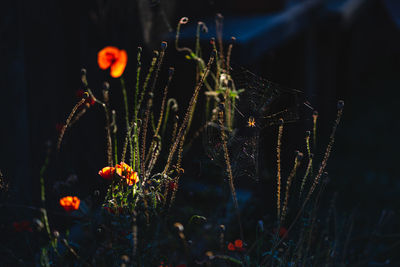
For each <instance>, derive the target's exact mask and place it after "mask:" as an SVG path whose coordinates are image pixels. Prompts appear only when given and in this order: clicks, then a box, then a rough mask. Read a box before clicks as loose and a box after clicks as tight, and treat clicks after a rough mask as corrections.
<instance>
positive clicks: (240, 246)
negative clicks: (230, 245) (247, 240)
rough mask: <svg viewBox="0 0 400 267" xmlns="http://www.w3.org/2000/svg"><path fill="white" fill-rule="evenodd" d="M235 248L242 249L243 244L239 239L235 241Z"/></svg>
mask: <svg viewBox="0 0 400 267" xmlns="http://www.w3.org/2000/svg"><path fill="white" fill-rule="evenodd" d="M235 247H236V248H242V247H243V242H242V240H240V239H237V240H235Z"/></svg>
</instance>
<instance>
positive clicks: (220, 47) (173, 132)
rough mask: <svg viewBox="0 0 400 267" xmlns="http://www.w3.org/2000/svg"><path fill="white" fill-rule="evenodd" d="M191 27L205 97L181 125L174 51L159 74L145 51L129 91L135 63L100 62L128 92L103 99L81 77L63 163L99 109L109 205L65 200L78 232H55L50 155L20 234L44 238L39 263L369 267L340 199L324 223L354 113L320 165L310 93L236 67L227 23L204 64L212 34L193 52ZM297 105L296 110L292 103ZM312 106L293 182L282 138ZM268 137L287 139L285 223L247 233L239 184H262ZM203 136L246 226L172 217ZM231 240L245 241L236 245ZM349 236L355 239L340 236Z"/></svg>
mask: <svg viewBox="0 0 400 267" xmlns="http://www.w3.org/2000/svg"><path fill="white" fill-rule="evenodd" d="M187 22H188V19H187V18H182V19H181V20H180V21H179V23H178V26H177V33H176V39H175V47H176V49H177V50H178V51H179V52H182V53H184V56H185V57H186V58H187V59H188V60H191V61H193V62H194V64H195V65H196V78H195V79H196V83H195V84H196V85H195V87H194V89H193V93H192V96H191V98H190V100H189V101H188V102H187V103H186V106H185V109H184V112H183V113H181V114H182V117H181V118H179V117H178V115H179V113H178V103H177V101H176V99H174V98H171V97H170V96H169V87H170V85H171V81H172V80H173V79H174V68H172V67H170V68H168V69H166V68H165V66H163V65H164V58H165V54H166V51H167V43H166V42H162V43H161V46H160V49H159V50H158V51H154V53H153V57H152V58H151V60H150V61H149V63H148V64H147V65H148V67H147V68H145V67H144V65H146V64H144V63H143V62H144V61H145V60H143V59H142V52H143V51H142V48H140V47H139V48H138V50H137V54H136V73H135V74H134V78H135V79H134V80H135V83H134V86H132V87H129V86H127V83H126V81H125V78H124V76H126V75H127V73H125V67H126V64H127V62H128V54H127V53H126V51H125V50H122V49H119V48H117V47H113V46H108V47H105V48H104V49H102V50H101V51H99V53H98V65H99V68H101V69H103V70H107V71H108V69H109V70H110V76H111V78H112V79H117V80H118V81H119V88H110V84H109V83H108V82H105V83H104V84H103V88H102V89H101V94H100V95H98V94H97V93H96V92H98V91H100V90H94V89H93V88H91V86H90V83H89V81H90V75H89V74H90V70H89V71H86V70H84V69H83V70H82V71H81V82H82V91H81V94H80V99H79V101H78V102H77V103H76V105H75V106H74V107H73V109H72V111H71V113H70V114H69V116H68V117H67V119H66V121H65V123H64V124H62V125H59V130H60V133H59V136H58V139H57V144H56V147H55V150H56V151H55V153H56V154H57V153H62V152H63V141H64V139H65V138H67V137H66V136H65V133H66V132H67V131H70V130H73V129H72V128H71V126H72V125H74V124H76V123H79V120H80V118H81V117H82V116H84V115H85V113H86V112H87V111H88V109H89V108H90V107H91V106H93V105H99V106H100V107H101V109H102V110H103V113H104V114H103V115H102V116H104V120H105V127H104V129H105V130H104V136H105V138H104V143H105V144H106V145H105V147H106V162H105V163H104V165H103V166H99V167H98V174H97V178H98V179H103V180H104V181H106V184H107V185H106V186H107V188H106V193H105V195H104V198H102V196H101V195H100V193H99V192H97V195H96V196H95V197H98V198H100V199H99V201H98V202H99V203H100V204H98V205H96V204H95V201H94V197H93V196H91V197H87V198H84V197H80V196H78V195H63V196H61V197H60V199H58V203H59V205H60V206H61V207H62V208H63V209H64V211H65V214H64V216H65V217H66V218H67V219H68V220H70V226H71V227H67V228H65V227H63V226H60V225H57V224H55V223H54V224H53V223H52V221H53V220H52V219H51V216H49V215H48V209H47V208H46V207H47V206H48V204H47V202H46V188H45V185H46V180H47V179H48V178H49V177H48V174H47V172H48V169H49V164H50V163H51V160H52V159H53V157H51V155H52V154H51V151H52V146H51V144H49V145H48V150H47V157H46V158H45V162H44V164H43V166H42V168H41V171H40V182H41V201H42V207H41V208H38V209H35V211H36V213H37V216H36V218H35V219H34V220H33V222H32V223H30V222H16V223H15V225H14V228H15V229H18V231H20V232H23V231H27V232H29V233H32V237H31V238H32V239H36V240H37V245H38V247H40V249H39V250H36V251H35V252H34V253H33V254H34V255H35V256H34V258H33V259H30V261H29V263H32V264H33V263H34V264H36V265H42V266H180V267H182V266H321V265H326V266H337V265H345V264H349V263H353V262H354V263H355V262H362V261H361V260H362V259H360V258H359V257H357V256H356V255H357V253H361V251H363V249H364V248H362V247H360V248H357V249H352V250H350V249H349V246H350V235H351V232H352V227H353V225H352V220H351V219H350V220H348V221H346V222H344V223H343V224H341V225H340V226H339V225H338V224H337V218H336V215H335V198H332V201H331V203H330V207H329V209H328V210H327V211H326V214H324V215H325V217H324V219H323V220H321V219H319V213H320V203H321V202H320V201H321V196H322V194H323V193H324V190H325V189H326V186H327V183H328V174H327V172H326V167H327V163H328V159H329V157H330V155H331V151H332V148H333V144H334V140H335V133H336V130H337V127H338V125H339V123H340V120H341V117H342V114H343V110H344V102H343V101H338V103H337V116H336V119H335V121H334V123H333V127H332V131H331V134H330V136H329V139H328V144H327V146H326V149H325V151H324V152H323V153H322V155H321V156H318V155H314V154H316V139H317V121H318V112H317V111H315V110H313V108H312V107H311V106H310V104H309V103H307V102H306V101H297V100H298V99H299V98H300V99H301V97H302V96H303V95H302V92H300V91H297V90H291V89H285V88H283V87H281V86H279V85H277V84H274V83H272V82H270V81H268V80H264V79H262V78H260V77H258V76H256V75H254V74H252V73H251V72H249V71H248V70H245V69H243V68H241V67H238V66H234V67H232V63H231V54H232V51H233V50H232V49H233V43H234V40H235V38H232V43H230V44H229V45H228V47H227V48H226V47H225V46H224V44H223V42H222V22H223V17H222V16H221V15H218V16H217V19H216V24H217V27H216V28H217V36H216V37H217V38H216V39H214V38H212V39H211V40H210V49H209V50H210V51H211V53H210V56H208V57H205V58H204V57H203V53H204V52H203V51H202V48H201V43H200V34H201V32H202V31H207V27H206V25H205V24H204V23H203V22H199V23H198V24H197V30H196V40H195V48H194V49H191V48H189V47H181V46H180V45H179V36H180V31H181V27H182V25H185V24H186V23H187ZM131 61H132V60H131V59H130V57H129V62H131ZM165 74H166V75H165ZM161 77H167V78H166V79H164V80H162V78H161ZM203 88H204V90H203V91H204V94H201V92H202V89H203ZM114 90H121V93H122V97H123V101H122V104H121V105H120V106H121V110H123V113H122V114H117V112H116V107H113V106H112V105H111V101H110V99H111V98H112V97H113V92H114ZM157 94H159V95H157ZM293 99H296V101H295V102H287V101H289V100H293ZM199 100H204V102H205V103H204V110H200V111H199V110H198V111H196V104H197V103H198V101H199ZM180 106H181V104H180ZM300 106H306V107H307V108H308V109H311V110H312V111H313V113H312V115H311V120H312V122H313V123H312V125H311V127H310V129H309V131H307V132H305V133H304V134H303V133H301V134H302V135H304V140H305V141H304V144H301V145H300V147H303V149H302V150H303V151H295V156H294V159H293V166H292V168H291V170H289V171H288V172H287V175H286V172H285V171H283V170H282V160H283V159H282V155H281V154H282V146H283V145H284V144H283V142H282V136H283V135H284V134H285V131H284V130H285V128H286V125H287V124H288V123H289V122H292V121H298V120H299V115H298V109H299V108H300ZM117 108H118V107H117ZM196 112H203V113H204V121H203V122H202V123H201V124H202V126H201V127H200V129H195V131H194V134H193V136H192V138H191V139H189V138H188V135H189V130H190V129H191V127H192V120H193V118H194V114H195V113H196ZM117 116H122V117H123V119H122V121H123V122H124V123H123V125H118V123H117V121H118V119H117ZM266 127H271V128H274V129H276V147H275V148H274V149H275V151H276V170H275V171H274V179H275V181H276V183H275V194H274V196H271V199H273V201H274V202H275V203H276V204H275V207H276V210H275V212H276V215H273V216H271V217H269V219H268V220H267V219H260V220H258V221H257V223H256V224H255V225H249V224H245V223H244V221H246V220H247V219H248V218H244V217H243V210H244V209H246V208H247V207H241V206H240V203H239V201H238V197H237V190H236V186H235V181H236V179H237V178H239V177H247V178H249V177H250V178H253V181H254V182H257V180H259V176H261V175H260V174H259V173H258V168H259V165H260V163H259V162H258V158H259V156H258V149H259V148H258V147H259V139H260V136H261V133H262V130H263V129H264V128H266ZM118 131H123V133H124V138H123V139H122V140H121V139H118V134H117V133H118ZM201 135H202V136H203V144H204V150H205V152H206V153H207V154H208V156H209V157H211V158H212V159H213V161H214V162H219V164H220V166H221V167H222V168H221V169H222V170H223V172H221V177H217V178H221V180H223V177H226V178H227V179H226V182H227V184H228V188H229V192H230V196H231V203H232V204H233V205H232V206H233V207H232V210H233V212H234V213H235V216H234V219H233V220H232V222H231V223H232V224H235V226H233V225H230V224H218V223H217V222H208V221H207V220H208V219H207V218H206V217H205V216H201V215H198V214H196V213H195V212H194V211H191V213H190V214H189V220H188V221H187V223H182V222H179V221H178V220H176V219H175V218H174V217H172V216H171V210H172V209H173V208H174V200H175V198H176V194H177V191H178V188H179V184H180V179H181V178H182V177H184V166H183V156H184V155H185V153H184V152H185V150H186V149H187V150H189V149H190V146H191V145H192V141H187V140H193V139H194V138H196V137H198V136H201ZM186 155H189V156H192V155H190V154H186ZM72 180H73V179H72V178H71V181H72ZM65 183H69V181H66V182H65ZM222 205H225V206H228V203H223V204H222ZM266 213H267V211H266ZM49 217H50V218H49ZM246 226H247V227H246ZM227 228H230V229H238V231H237V233H235V235H232V234H230V233H228V231H227ZM210 229H211V230H210ZM339 229H340V230H341V231H343V232H345V233H346V234H344V235H338V234H337V232H338V231H339Z"/></svg>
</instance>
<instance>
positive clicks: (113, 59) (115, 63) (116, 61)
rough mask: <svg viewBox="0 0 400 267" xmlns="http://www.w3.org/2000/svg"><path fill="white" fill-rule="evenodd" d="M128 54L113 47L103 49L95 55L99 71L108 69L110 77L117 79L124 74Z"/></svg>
mask: <svg viewBox="0 0 400 267" xmlns="http://www.w3.org/2000/svg"><path fill="white" fill-rule="evenodd" d="M127 61H128V54H127V53H126V51H125V50H122V49H121V50H120V49H118V48H116V47H114V46H107V47H104V48H103V49H102V50H100V52H99V53H98V54H97V63H98V64H99V67H100V69H103V70H105V69H108V68H110V70H111V71H110V74H111V77H114V78H118V77H120V76H121V75H122V73H124V70H125V67H126V63H127Z"/></svg>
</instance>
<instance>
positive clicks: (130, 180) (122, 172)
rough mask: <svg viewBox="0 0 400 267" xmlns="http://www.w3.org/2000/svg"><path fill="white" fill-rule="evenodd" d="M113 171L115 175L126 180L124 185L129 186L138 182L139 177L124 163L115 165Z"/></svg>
mask: <svg viewBox="0 0 400 267" xmlns="http://www.w3.org/2000/svg"><path fill="white" fill-rule="evenodd" d="M115 170H116V172H117V174H118V175H119V176H121V177H123V178H125V179H126V183H127V184H128V185H129V186H131V185H134V184H136V183H137V182H139V177H138V175H137V172H135V171H133V169H132V168H131V166H129V165H128V164H126V163H125V162H121V163H120V164H117V165H115Z"/></svg>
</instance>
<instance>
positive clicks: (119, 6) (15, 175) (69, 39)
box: [0, 0, 400, 225]
mask: <svg viewBox="0 0 400 267" xmlns="http://www.w3.org/2000/svg"><path fill="white" fill-rule="evenodd" d="M0 6H1V8H0V13H1V16H0V55H1V64H0V90H1V94H0V99H1V104H0V116H1V117H0V119H1V120H0V121H1V131H0V135H1V138H0V170H1V172H2V174H3V176H4V178H3V182H4V183H3V186H4V187H5V186H6V184H8V193H7V196H6V198H7V199H6V201H7V202H12V203H18V204H24V205H26V204H33V205H35V204H37V203H39V192H40V190H39V171H40V167H41V165H42V164H43V161H44V158H45V152H46V143H47V142H48V141H49V140H51V141H52V142H53V144H54V140H56V139H55V138H56V136H57V134H58V132H57V129H56V125H57V124H58V123H63V122H64V121H65V119H66V117H67V115H68V113H69V112H70V110H71V109H72V107H73V105H74V104H75V103H76V101H77V97H76V92H77V91H78V90H79V89H81V84H80V69H81V68H82V67H84V68H86V69H87V72H88V80H89V86H90V88H92V89H93V91H94V92H95V94H96V93H97V95H100V93H101V84H102V82H103V81H110V82H111V88H113V87H114V88H116V87H118V83H116V82H115V81H114V80H112V78H110V77H109V75H108V73H107V72H104V71H101V70H100V69H99V68H98V66H97V52H98V51H99V50H100V49H102V48H103V47H105V46H107V45H113V46H117V47H119V48H121V49H125V50H127V52H128V55H129V59H128V66H127V69H126V71H125V73H127V74H130V75H129V76H127V77H126V79H127V84H128V87H131V88H133V86H134V71H135V68H136V62H135V55H136V50H137V47H138V46H142V47H143V48H144V62H145V63H144V64H148V62H149V61H150V56H151V54H152V50H153V49H158V48H159V46H160V42H161V41H163V40H166V41H168V43H169V46H168V50H167V62H166V63H165V66H174V67H175V69H176V76H175V78H174V82H173V84H172V86H171V91H170V96H174V97H177V98H178V100H180V103H181V107H180V109H181V110H183V109H184V108H185V103H186V101H187V99H188V97H189V96H190V95H191V92H192V91H191V90H192V88H193V83H194V77H195V76H194V75H195V67H194V64H193V62H190V61H188V60H186V59H185V55H184V53H177V52H176V50H175V48H174V45H173V40H174V36H175V29H176V25H177V23H178V21H179V19H180V18H181V17H183V16H186V17H188V18H189V20H190V21H189V23H188V24H187V25H185V26H183V27H182V39H181V43H182V44H185V45H188V46H191V47H193V46H194V40H195V36H194V30H195V27H196V25H197V22H198V21H203V22H205V23H206V24H207V26H208V27H209V31H208V33H207V34H203V35H202V44H203V45H204V47H208V45H209V40H210V38H211V37H215V16H216V14H217V13H220V14H222V15H223V16H224V26H223V27H224V36H223V39H224V40H225V41H226V43H228V42H229V40H230V38H231V36H235V37H236V38H237V42H236V44H235V46H234V50H233V54H232V58H233V59H232V61H233V62H234V63H235V64H238V65H241V66H244V67H246V68H247V69H249V70H251V71H252V72H254V73H256V74H257V75H259V76H262V77H265V78H268V79H270V80H272V81H274V82H277V83H279V84H282V85H283V86H285V87H289V88H295V89H298V90H301V91H303V92H305V94H306V96H307V100H308V101H309V102H310V103H311V105H312V106H313V107H314V108H315V109H316V110H318V111H319V114H320V117H319V118H320V121H319V128H318V131H319V136H320V138H321V139H320V143H321V150H320V151H321V153H322V151H323V147H324V146H325V145H326V143H327V141H328V137H329V133H330V130H331V127H332V123H333V120H334V118H335V113H336V102H337V100H338V99H343V100H344V101H345V103H346V106H345V111H344V117H343V121H342V123H341V125H340V126H339V129H338V132H337V138H336V143H335V146H334V149H333V154H332V157H331V159H330V160H329V164H328V167H327V171H328V172H329V176H330V183H329V187H328V188H329V189H328V190H329V194H327V195H328V197H329V196H332V194H333V192H337V201H338V206H339V207H340V209H341V210H342V212H343V213H344V214H347V213H349V212H352V211H353V210H354V209H357V212H358V213H357V214H360V218H366V219H367V221H368V223H370V224H371V225H374V224H376V223H377V221H378V219H379V216H380V214H381V212H382V211H383V210H386V211H389V213H393V214H398V213H399V211H400V210H399V208H400V199H399V193H400V177H399V170H398V166H397V164H398V160H399V158H400V157H399V153H400V146H399V136H400V127H399V122H398V120H399V115H400V112H399V110H398V107H399V104H398V103H399V100H400V98H399V97H400V93H399V90H400V34H399V33H400V32H399V31H400V2H399V1H397V0H302V1H296V0H246V1H243V0H229V1H228V0H202V1H183V0H168V1H166V0H159V1H156V0H136V1H132V0H130V1H128V0H118V1H107V0H106V1H105V0H96V1H95V0H91V1H80V2H71V1H50V0H41V1H21V0H19V1H6V2H3V3H1V4H0ZM205 51H207V50H205ZM207 53H208V52H207ZM113 94H114V92H113ZM113 97H114V98H115V102H116V103H121V102H120V101H122V100H121V99H122V98H121V95H120V90H119V88H118V90H116V92H115V94H114V96H113ZM117 114H118V109H117ZM121 114H122V112H121ZM305 120H306V121H307V120H308V121H309V120H310V118H308V119H305ZM195 123H196V122H195ZM302 123H303V124H304V123H307V122H299V123H298V124H302ZM199 126H200V125H199V124H198V125H196V124H195V125H194V128H198V127H199ZM287 129H288V131H290V130H293V131H296V130H295V128H294V126H289V127H288V128H287ZM295 133H296V132H295ZM295 133H293V134H288V137H287V139H288V140H286V141H287V142H294V141H293V140H290V138H289V137H292V136H297V139H296V138H295V137H294V138H295V141H296V142H297V144H301V145H303V144H302V143H301V142H302V140H303V138H304V137H303V132H301V133H299V134H297V135H296V134H295ZM104 135H105V131H104V115H103V113H102V110H101V108H100V107H99V106H93V107H91V108H90V110H89V111H88V112H87V114H85V116H84V117H82V119H81V120H80V121H79V122H78V123H77V124H76V125H75V126H74V127H72V128H71V130H70V131H69V132H67V134H66V136H65V140H64V141H63V149H62V150H63V151H62V153H61V155H57V160H58V162H62V164H57V165H56V166H54V167H53V170H52V173H54V175H55V177H51V178H49V180H51V181H52V183H51V184H50V182H49V186H50V187H49V188H50V189H49V191H51V190H52V189H51V186H52V185H53V182H54V181H62V180H65V179H67V178H68V177H70V176H71V175H77V177H78V179H79V187H78V188H79V189H78V190H80V191H79V192H78V193H79V194H82V195H86V194H91V192H93V190H96V189H98V188H99V187H101V186H102V185H104V184H102V181H100V180H99V179H98V177H97V172H98V170H99V169H100V168H101V167H103V165H104V164H105V162H106V153H105V141H104ZM264 136H265V138H266V139H267V140H268V138H272V139H273V140H275V138H276V132H275V129H274V130H270V131H268V130H267V131H266V133H265V135H264ZM264 143H265V144H264ZM264 143H263V144H264V145H263V146H262V148H261V149H262V150H264V151H266V152H265V154H268V153H269V152H268V151H272V152H271V155H273V153H274V149H275V148H274V147H273V146H271V144H272V145H273V144H274V142H269V143H268V142H264ZM299 146H300V145H299ZM303 149H304V148H303ZM194 152H199V154H200V149H199V150H198V151H197V150H196V147H195V148H194ZM193 154H194V155H196V153H193ZM201 157H202V156H199V158H195V159H189V161H188V162H186V165H185V166H184V167H185V169H186V170H187V172H188V174H187V175H188V176H190V175H194V176H195V177H200V176H202V177H203V176H207V175H206V174H205V167H204V166H205V165H204V164H203V165H202V164H201V162H203V159H201ZM266 157H267V156H266ZM289 158H290V157H289ZM272 163H273V162H272ZM272 163H270V164H269V165H271V166H273V164H272ZM290 164H291V161H290V162H288V163H287V168H289V166H290ZM273 172H274V171H273V170H271V173H272V176H273ZM196 175H197V176H196ZM266 179H267V180H268V178H266ZM183 180H184V179H183ZM194 180H195V182H193V180H190V179H188V181H192V182H193V184H194V185H193V186H194V187H196V186H197V189H194V190H201V188H202V187H201V186H202V185H201V181H203V180H201V179H199V178H197V180H196V179H194ZM198 182H200V184H198ZM183 183H185V181H183ZM238 183H239V184H248V183H249V182H247V181H238ZM251 183H252V184H253V183H254V182H251ZM261 183H263V182H261ZM271 183H272V182H271V181H269V182H268V181H267V182H266V184H271ZM184 186H185V185H184ZM186 186H187V188H193V187H192V185H191V184H187V185H186ZM252 186H254V187H257V184H256V185H252ZM250 187H251V186H250ZM249 192H252V191H251V190H249ZM267 192H273V189H267ZM182 194H184V193H182ZM179 197H181V199H183V198H186V197H189V196H186V195H180V196H179V195H178V199H179ZM267 199H268V198H267ZM269 199H271V198H269ZM269 205H270V206H271V207H272V204H266V206H269ZM364 215H366V216H364ZM13 216H16V217H17V216H22V215H21V214H18V215H13ZM397 218H398V217H397ZM397 223H398V219H397Z"/></svg>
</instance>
